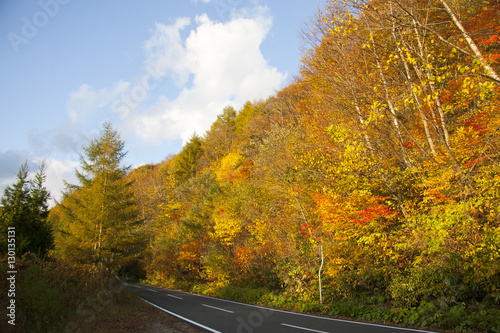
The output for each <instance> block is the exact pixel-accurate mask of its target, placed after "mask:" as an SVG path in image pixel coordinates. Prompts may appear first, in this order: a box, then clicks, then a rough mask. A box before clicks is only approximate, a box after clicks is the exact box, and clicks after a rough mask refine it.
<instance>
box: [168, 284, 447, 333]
mask: <svg viewBox="0 0 500 333" xmlns="http://www.w3.org/2000/svg"><path fill="white" fill-rule="evenodd" d="M160 289H163V290H169V289H166V288H160ZM177 292H179V293H183V294H187V295H194V296H198V297H202V298H208V299H213V300H217V301H220V302H226V303H232V304H239V305H243V306H248V307H252V308H257V309H262V310H266V311H276V312H281V313H287V314H290V315H296V316H302V317H310V318H316V319H322V320H328V321H336V322H340V323H349V324H354V325H361V326H372V327H382V328H389V329H394V330H402V331H407V332H418V333H437V332H436V331H426V330H419V329H415V328H407V327H400V326H389V325H382V324H373V323H363V322H359V321H353V320H346V319H337V318H329V317H320V316H314V315H310V314H306V313H298V312H290V311H284V310H279V309H273V308H269V307H264V306H259V305H253V304H248V303H242V302H235V301H230V300H227V299H222V298H215V297H210V296H205V295H198V294H192V293H188V292H185V291H178V290H177Z"/></svg>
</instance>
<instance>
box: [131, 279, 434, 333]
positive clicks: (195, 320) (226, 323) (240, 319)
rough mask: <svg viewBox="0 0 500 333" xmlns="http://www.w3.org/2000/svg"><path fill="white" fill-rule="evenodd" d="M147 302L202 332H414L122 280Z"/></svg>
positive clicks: (413, 330) (414, 330)
mask: <svg viewBox="0 0 500 333" xmlns="http://www.w3.org/2000/svg"><path fill="white" fill-rule="evenodd" d="M125 287H126V288H127V289H128V290H130V291H132V292H134V293H135V294H137V295H138V296H139V297H140V298H141V299H143V300H144V301H146V302H148V303H149V304H151V305H153V306H155V307H157V308H159V309H161V310H162V311H165V312H166V313H168V314H170V315H172V316H174V317H177V318H178V319H180V320H183V321H186V322H188V323H190V324H191V325H193V326H195V327H197V328H198V329H200V330H202V331H206V332H213V333H216V332H221V333H233V332H234V333H280V332H286V333H295V332H297V333H306V332H317V333H327V332H328V333H403V332H405V333H411V332H412V333H415V332H421V333H424V332H430V331H423V330H416V329H408V328H401V327H393V326H386V325H378V324H369V323H360V322H355V321H348V320H341V319H332V318H324V317H317V316H310V315H306V314H300V313H294V312H287V311H281V310H273V309H269V308H264V307H260V306H255V305H249V304H243V303H238V302H233V301H227V300H222V299H218V298H212V297H207V296H200V295H195V294H189V293H185V292H180V291H174V290H169V289H163V288H157V287H151V286H146V285H143V284H136V283H125Z"/></svg>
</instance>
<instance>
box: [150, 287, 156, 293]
mask: <svg viewBox="0 0 500 333" xmlns="http://www.w3.org/2000/svg"><path fill="white" fill-rule="evenodd" d="M148 290H149V291H152V292H154V293H157V292H158V291H156V290H153V289H149V288H148Z"/></svg>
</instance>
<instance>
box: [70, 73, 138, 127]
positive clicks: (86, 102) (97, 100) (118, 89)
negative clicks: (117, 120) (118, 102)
mask: <svg viewBox="0 0 500 333" xmlns="http://www.w3.org/2000/svg"><path fill="white" fill-rule="evenodd" d="M129 86H130V83H129V82H124V81H119V82H117V83H116V84H115V86H114V87H113V88H112V89H106V88H104V89H101V90H98V91H96V90H95V89H94V88H93V87H92V86H90V85H88V84H82V85H81V86H80V88H78V90H76V91H73V92H71V93H70V94H69V100H68V102H67V103H66V108H67V110H68V113H69V115H70V118H71V121H72V122H73V123H77V122H79V121H81V120H82V119H83V118H85V117H86V116H89V115H91V114H93V113H94V112H95V111H96V110H97V109H99V108H102V107H105V106H107V105H109V104H110V103H111V102H112V101H113V100H114V99H115V98H116V97H118V96H119V95H120V94H121V93H123V92H124V91H125V90H126V89H127V88H128V87H129Z"/></svg>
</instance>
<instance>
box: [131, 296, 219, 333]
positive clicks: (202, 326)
mask: <svg viewBox="0 0 500 333" xmlns="http://www.w3.org/2000/svg"><path fill="white" fill-rule="evenodd" d="M139 298H140V299H142V300H143V301H144V302H146V303H148V304H151V305H152V306H154V307H155V308H158V309H160V310H161V311H163V312H166V313H168V314H169V315H171V316H174V317H177V318H179V319H180V320H184V321H187V322H188V323H190V324H193V325H195V326H198V327H201V328H203V329H204V330H207V331H209V332H211V333H222V332H219V331H216V330H214V329H213V328H210V327H208V326H205V325H202V324H200V323H197V322H196V321H194V320H191V319H187V318H184V317H183V316H180V315H178V314H177V313H173V312H170V311H168V310H165V309H164V308H162V307H159V306H158V305H156V304H153V303H151V302H149V301H146V300H145V299H144V298H141V297H139Z"/></svg>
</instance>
